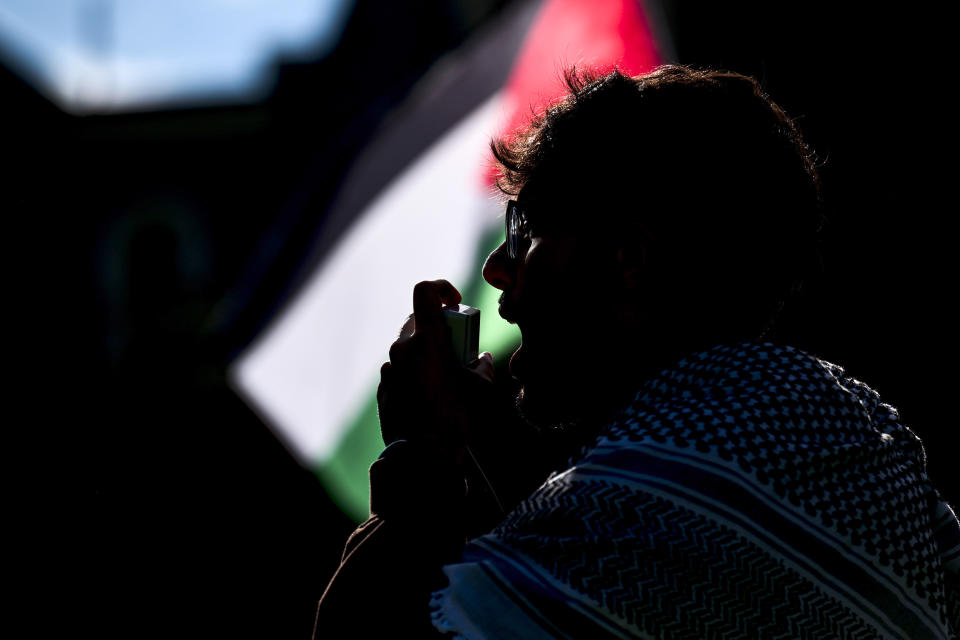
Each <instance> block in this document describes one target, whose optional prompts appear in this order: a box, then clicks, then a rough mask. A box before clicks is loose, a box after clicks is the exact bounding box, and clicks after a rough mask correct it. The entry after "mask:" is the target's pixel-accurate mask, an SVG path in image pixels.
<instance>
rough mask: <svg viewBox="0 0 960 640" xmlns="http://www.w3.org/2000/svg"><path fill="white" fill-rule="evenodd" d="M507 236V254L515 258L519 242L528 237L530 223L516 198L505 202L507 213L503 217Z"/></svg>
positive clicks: (512, 258)
mask: <svg viewBox="0 0 960 640" xmlns="http://www.w3.org/2000/svg"><path fill="white" fill-rule="evenodd" d="M504 222H505V223H506V227H507V228H506V236H507V256H509V257H510V259H511V260H516V259H517V256H518V255H520V242H521V241H523V240H527V239H528V238H529V237H530V223H529V221H528V220H527V213H526V211H524V210H523V206H522V205H520V204H518V203H517V201H516V200H511V201H510V202H508V203H507V213H506V215H505V217H504Z"/></svg>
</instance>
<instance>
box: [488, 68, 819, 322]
mask: <svg viewBox="0 0 960 640" xmlns="http://www.w3.org/2000/svg"><path fill="white" fill-rule="evenodd" d="M565 75H566V81H567V85H568V87H569V89H570V93H569V95H567V96H566V97H565V98H563V99H562V100H560V101H559V102H557V103H555V104H553V105H552V106H550V107H549V108H547V109H546V111H545V112H544V113H542V114H540V115H537V116H535V117H534V118H533V120H532V122H531V123H530V125H529V126H528V127H527V128H526V129H524V130H522V131H519V132H516V133H515V134H514V135H512V136H508V137H506V138H503V139H498V140H494V141H493V142H492V143H491V148H492V150H493V155H494V157H495V158H496V160H497V162H498V164H499V167H498V168H499V174H498V178H497V186H498V188H499V189H500V190H501V191H502V192H504V193H506V194H510V195H516V194H518V193H519V192H520V191H521V190H524V192H525V193H524V197H527V196H530V197H531V199H532V200H533V201H534V202H538V201H544V202H546V203H547V206H544V207H537V206H534V207H532V210H531V219H532V222H533V224H534V227H535V228H536V226H537V225H538V224H540V225H541V227H542V228H544V229H546V228H547V227H548V226H549V225H554V224H567V225H569V224H571V223H577V224H582V223H583V222H584V217H583V216H584V213H585V212H586V213H588V214H593V212H592V211H591V208H597V207H602V211H597V212H596V214H595V215H590V217H589V220H591V221H592V222H601V221H602V223H603V225H604V230H603V231H601V232H598V234H596V235H601V236H604V237H610V238H617V239H622V238H623V237H624V236H623V234H624V233H627V234H629V233H631V232H637V233H639V232H640V230H641V229H642V230H643V232H644V233H648V234H649V235H650V236H652V238H653V241H652V243H651V244H652V247H647V249H648V259H649V261H650V267H651V273H653V274H655V279H656V283H655V284H656V286H658V287H659V289H658V291H659V292H660V294H662V295H663V296H664V298H663V302H664V304H668V305H672V306H671V308H676V309H678V310H679V311H678V312H679V313H682V314H683V315H685V316H686V317H687V319H688V320H690V321H691V322H696V321H697V320H696V318H694V317H691V315H697V313H698V309H699V310H701V311H703V310H704V309H705V307H706V305H710V306H711V312H712V313H711V315H722V316H723V317H725V318H727V319H728V323H729V327H728V328H729V329H730V330H736V331H738V332H740V333H744V332H746V333H748V334H750V335H751V336H752V337H759V336H761V335H763V334H764V333H765V332H767V330H768V329H769V328H770V326H771V325H772V321H773V319H774V318H775V316H776V315H777V313H778V312H779V310H780V308H781V307H782V306H783V303H784V301H785V300H786V299H787V298H788V297H789V295H790V294H791V293H792V292H796V291H798V290H799V287H800V283H801V282H802V281H803V279H804V277H805V275H806V274H807V273H808V272H809V271H810V270H811V269H816V268H818V266H819V253H818V250H817V234H818V231H819V229H820V226H821V221H820V207H819V199H820V189H819V180H818V177H817V170H816V163H815V157H814V154H813V153H812V151H811V150H810V149H809V148H808V147H807V145H806V144H805V143H804V142H803V139H802V138H801V136H800V132H799V131H798V129H797V127H796V125H795V124H794V122H793V121H792V120H791V119H790V118H789V117H788V116H787V115H786V114H785V113H784V111H783V110H782V109H781V108H780V107H779V106H777V104H776V103H774V102H773V101H772V100H771V99H770V98H769V96H767V94H766V93H765V92H764V91H763V90H762V89H761V88H760V86H759V84H758V83H757V82H756V80H754V79H753V78H750V77H748V76H745V75H741V74H739V73H733V72H727V71H710V70H699V69H693V68H690V67H686V66H679V65H669V66H663V67H660V68H658V69H656V70H654V71H652V72H651V73H646V74H642V75H638V76H634V77H629V76H627V75H624V74H623V73H621V72H620V71H619V70H614V71H612V72H609V73H606V74H604V75H599V74H597V73H591V72H583V71H580V70H577V69H576V68H574V69H571V70H569V71H567V72H566V74H565ZM627 237H629V236H627ZM638 237H639V236H638ZM718 305H719V307H718ZM718 311H719V312H720V313H717V312H718Z"/></svg>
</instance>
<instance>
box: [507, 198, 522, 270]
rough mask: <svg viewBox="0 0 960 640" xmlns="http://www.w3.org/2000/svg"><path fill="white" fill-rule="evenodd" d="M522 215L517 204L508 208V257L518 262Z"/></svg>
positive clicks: (511, 204) (512, 204)
mask: <svg viewBox="0 0 960 640" xmlns="http://www.w3.org/2000/svg"><path fill="white" fill-rule="evenodd" d="M519 236H520V214H519V213H518V212H517V205H516V203H513V202H511V203H510V204H509V206H508V207H507V255H508V256H510V259H511V260H516V258H517V252H518V248H519V244H520V237H519Z"/></svg>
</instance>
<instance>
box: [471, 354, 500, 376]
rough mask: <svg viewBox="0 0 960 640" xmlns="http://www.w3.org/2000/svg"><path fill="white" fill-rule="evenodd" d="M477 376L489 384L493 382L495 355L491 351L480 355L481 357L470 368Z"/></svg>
mask: <svg viewBox="0 0 960 640" xmlns="http://www.w3.org/2000/svg"><path fill="white" fill-rule="evenodd" d="M469 369H470V371H472V372H473V373H474V374H475V375H478V376H480V377H481V378H483V379H484V380H486V381H487V382H491V383H492V382H493V375H494V367H493V354H491V353H490V352H489V351H484V352H483V353H481V354H480V357H479V358H477V360H476V361H475V362H473V363H471V365H470V367H469Z"/></svg>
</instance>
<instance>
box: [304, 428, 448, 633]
mask: <svg viewBox="0 0 960 640" xmlns="http://www.w3.org/2000/svg"><path fill="white" fill-rule="evenodd" d="M463 501H464V480H463V473H462V471H461V470H460V469H459V468H458V467H456V466H455V465H453V464H449V463H447V462H445V461H444V460H443V459H442V458H440V457H439V456H438V455H437V454H436V453H435V452H434V451H432V450H431V449H429V448H428V447H427V446H425V445H419V444H417V445H414V444H413V443H408V442H406V441H397V442H395V443H393V444H391V445H390V446H389V447H387V449H386V450H385V451H384V453H383V454H381V456H380V458H379V459H377V461H375V462H374V463H373V465H371V467H370V518H369V519H368V520H367V521H365V522H364V523H363V524H361V525H360V526H359V527H358V528H357V529H356V530H355V531H354V532H353V533H352V534H351V535H350V537H349V538H348V540H347V543H346V545H345V547H344V552H343V557H342V559H341V563H340V566H339V568H338V569H337V571H336V573H335V574H334V576H333V578H332V579H331V580H330V582H329V584H328V585H327V588H326V590H325V591H324V593H323V596H322V597H321V598H320V602H319V605H318V607H317V617H316V621H315V624H314V635H313V637H314V640H325V639H327V638H340V637H357V636H363V637H366V636H370V637H380V635H381V634H382V636H383V637H388V636H394V635H400V636H404V635H406V634H410V635H412V636H413V637H422V638H431V637H440V636H439V633H438V632H437V631H435V630H434V628H433V626H432V624H431V623H430V609H429V601H430V594H431V592H432V591H434V590H436V589H438V588H441V587H442V586H443V584H444V582H445V578H444V575H443V571H442V567H443V565H444V564H447V563H450V562H456V561H458V560H459V558H460V553H461V551H462V549H463V545H464V534H463V525H462V522H463V514H462V510H463Z"/></svg>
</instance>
